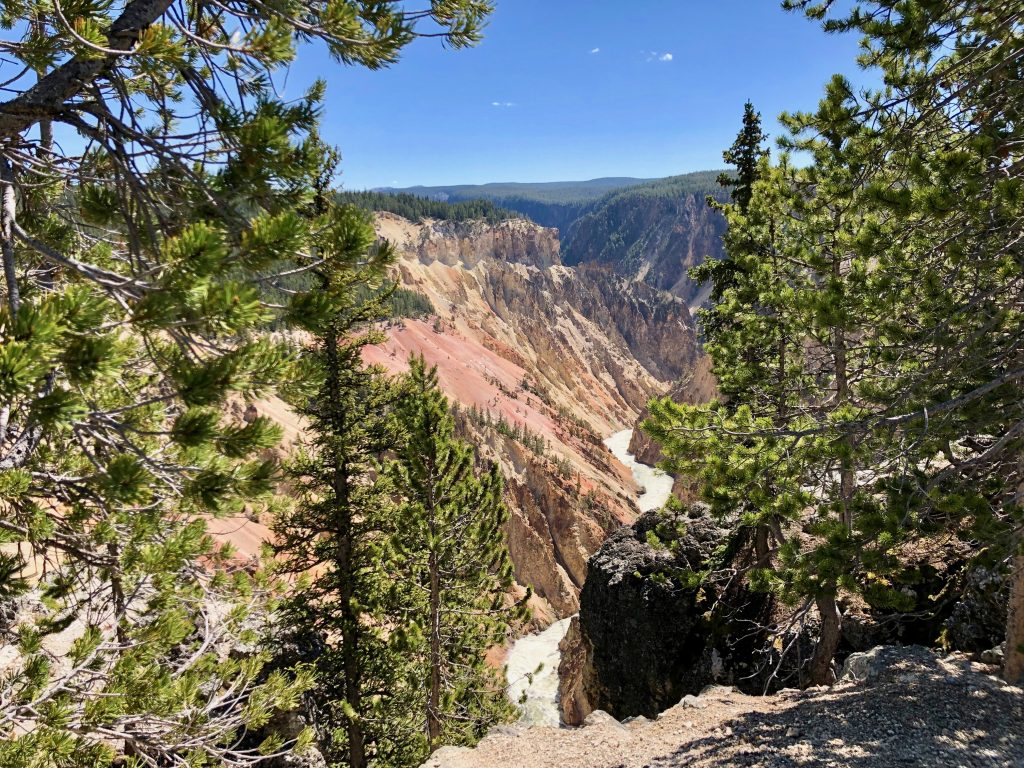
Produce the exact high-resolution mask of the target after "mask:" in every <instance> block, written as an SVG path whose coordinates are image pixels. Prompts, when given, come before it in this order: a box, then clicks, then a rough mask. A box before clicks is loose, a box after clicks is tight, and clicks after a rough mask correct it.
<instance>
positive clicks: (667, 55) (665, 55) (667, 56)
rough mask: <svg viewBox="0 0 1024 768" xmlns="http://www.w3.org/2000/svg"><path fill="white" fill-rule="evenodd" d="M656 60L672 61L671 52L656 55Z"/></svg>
mask: <svg viewBox="0 0 1024 768" xmlns="http://www.w3.org/2000/svg"><path fill="white" fill-rule="evenodd" d="M658 61H672V54H671V53H663V54H661V56H659V57H658Z"/></svg>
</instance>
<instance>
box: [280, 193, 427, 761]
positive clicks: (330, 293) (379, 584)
mask: <svg viewBox="0 0 1024 768" xmlns="http://www.w3.org/2000/svg"><path fill="white" fill-rule="evenodd" d="M329 219H330V221H329V224H328V225H327V226H326V227H325V228H324V231H323V235H322V239H321V247H320V248H319V249H318V253H319V255H320V257H321V260H322V261H323V266H321V267H319V268H317V269H316V270H315V271H314V275H315V278H316V280H317V283H318V290H317V306H316V308H315V309H316V311H315V312H313V313H311V314H309V315H307V316H305V317H304V318H303V321H302V325H303V326H304V327H305V329H306V330H307V331H308V332H309V333H311V334H312V335H313V337H314V340H315V343H314V345H313V346H311V347H310V348H308V349H307V350H306V353H305V354H304V356H303V358H302V364H303V369H304V370H305V372H306V379H307V384H309V383H314V382H315V383H316V391H315V393H314V394H313V395H312V396H311V397H308V398H306V399H305V400H302V401H300V402H299V403H298V404H297V405H296V408H295V410H296V411H297V412H298V413H299V414H301V415H302V416H303V417H305V419H306V421H307V424H308V426H307V429H306V434H307V435H309V442H308V444H307V446H306V449H305V450H304V451H302V452H301V453H299V454H298V455H297V456H296V457H294V458H293V459H292V460H291V461H289V462H288V467H287V470H288V471H287V475H288V479H289V482H290V483H291V485H292V487H293V488H294V489H295V491H296V492H297V494H298V498H297V503H296V505H295V506H294V507H292V508H291V509H286V510H283V511H282V512H281V514H280V515H279V516H278V517H277V518H276V520H275V522H274V532H275V536H276V539H275V544H274V549H275V550H276V552H277V553H278V560H279V563H278V569H279V570H280V571H281V572H283V573H285V574H291V575H292V576H293V577H296V578H298V579H299V581H298V583H297V587H295V588H294V592H295V594H293V595H292V596H290V597H288V598H287V599H285V600H284V602H283V605H282V607H281V611H280V613H281V615H280V626H281V637H280V638H279V642H280V643H281V644H282V645H284V646H285V647H289V646H290V647H291V648H293V649H298V651H297V653H295V654H293V655H297V657H298V658H299V659H300V660H304V661H307V662H308V663H310V664H311V665H312V668H313V670H314V671H315V672H316V673H317V683H316V686H315V688H314V689H313V690H312V692H311V693H310V694H308V698H309V699H310V700H311V701H312V702H313V707H312V710H313V711H314V712H315V713H316V716H317V717H316V722H315V726H316V728H317V731H318V735H319V741H320V747H321V751H322V752H323V753H324V754H325V755H326V756H327V757H328V758H329V759H330V760H332V762H334V761H337V762H338V763H339V764H343V765H348V766H351V768H364V767H365V766H366V765H367V764H368V763H369V762H370V760H371V758H374V757H376V760H375V764H377V765H402V764H409V763H410V762H411V761H415V759H416V757H418V755H419V754H420V750H419V749H418V748H417V739H416V734H415V732H414V729H413V728H412V727H411V726H410V725H409V724H408V723H407V720H408V717H407V715H406V714H405V712H406V710H407V708H408V705H407V704H406V703H404V702H403V701H402V698H401V696H402V693H403V691H405V690H406V688H407V684H406V680H405V678H404V676H403V675H404V670H405V667H406V666H407V665H406V663H405V662H404V661H403V658H402V648H403V646H404V645H405V627H403V626H402V625H400V624H397V623H396V611H397V608H398V606H397V604H396V598H395V592H394V590H393V589H392V587H391V583H390V581H389V580H388V570H387V567H386V559H387V557H388V547H387V544H388V536H389V535H390V532H391V531H393V530H394V529H395V528H396V526H397V521H396V516H397V511H396V508H395V505H394V503H393V502H392V500H391V496H392V489H391V485H390V483H389V481H388V478H387V474H386V473H385V472H384V464H383V461H384V459H383V457H384V455H385V454H386V452H388V451H389V450H391V449H393V448H394V446H395V432H394V429H393V422H392V420H391V419H390V416H389V410H390V408H391V405H392V401H393V400H394V387H393V386H392V384H391V383H390V382H389V381H388V379H387V378H386V377H385V376H384V374H383V373H382V372H381V371H379V370H377V369H374V368H368V367H366V366H365V365H364V364H363V362H362V351H363V349H364V347H366V345H367V344H371V343H376V342H378V341H380V335H379V333H377V332H374V331H373V330H372V325H371V323H373V322H374V321H378V320H382V319H384V318H385V317H387V316H388V310H387V307H388V303H389V298H390V297H389V293H388V291H387V290H383V291H381V290H373V291H367V290H365V288H366V286H373V285H375V283H376V284H379V283H380V282H381V281H385V280H386V268H387V266H388V265H389V264H390V262H391V260H392V251H391V249H390V247H388V246H387V244H386V243H384V244H380V245H376V244H375V239H376V235H375V232H374V229H373V224H372V220H371V219H370V217H369V216H368V215H367V214H365V213H363V212H362V211H360V210H358V209H356V208H354V207H352V206H340V207H330V213H329ZM303 651H305V653H304V652H303Z"/></svg>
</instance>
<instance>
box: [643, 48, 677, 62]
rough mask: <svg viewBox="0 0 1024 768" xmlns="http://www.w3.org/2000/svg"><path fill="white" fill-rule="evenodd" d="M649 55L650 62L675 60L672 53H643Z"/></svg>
mask: <svg viewBox="0 0 1024 768" xmlns="http://www.w3.org/2000/svg"><path fill="white" fill-rule="evenodd" d="M643 53H646V54H647V60H648V61H664V62H669V61H672V59H673V58H674V57H673V56H672V54H671V53H658V52H657V51H643Z"/></svg>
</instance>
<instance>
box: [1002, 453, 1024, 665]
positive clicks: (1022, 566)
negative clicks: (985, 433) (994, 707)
mask: <svg viewBox="0 0 1024 768" xmlns="http://www.w3.org/2000/svg"><path fill="white" fill-rule="evenodd" d="M1017 469H1018V485H1017V493H1016V496H1015V497H1014V500H1013V502H1014V504H1015V505H1016V506H1018V507H1020V506H1022V505H1024V454H1022V455H1021V456H1019V457H1018V459H1017ZM1021 544H1022V542H1021V541H1019V540H1018V541H1017V551H1016V556H1015V557H1014V558H1013V560H1012V563H1011V568H1012V569H1013V570H1011V571H1010V579H1011V581H1010V604H1009V605H1008V606H1007V613H1006V652H1005V653H1004V655H1003V677H1004V678H1005V679H1006V681H1007V682H1009V683H1013V684H1014V685H1021V684H1024V552H1022V551H1021V549H1020V547H1021Z"/></svg>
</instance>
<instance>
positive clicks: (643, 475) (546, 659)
mask: <svg viewBox="0 0 1024 768" xmlns="http://www.w3.org/2000/svg"><path fill="white" fill-rule="evenodd" d="M632 438H633V430H632V429H624V430H622V431H621V432H616V433H615V434H614V435H612V436H611V437H609V438H607V439H606V440H605V441H604V444H605V445H606V446H608V450H610V451H611V452H612V454H613V455H614V456H615V458H617V459H618V460H619V461H621V462H622V463H623V464H625V465H626V466H627V467H629V470H630V471H631V472H632V473H633V478H634V479H635V480H636V483H637V485H639V486H640V488H641V489H642V491H643V493H641V495H640V497H639V498H638V499H637V505H638V506H639V507H640V509H641V510H642V511H644V512H646V511H648V510H651V509H659V508H660V507H663V506H664V505H665V502H666V501H668V497H669V496H670V495H671V494H672V478H671V477H670V476H668V475H666V474H665V473H664V472H662V471H661V470H660V469H656V468H654V467H649V466H647V465H646V464H641V463H640V462H638V461H637V460H636V459H635V458H634V457H633V454H631V453H630V452H629V441H630V440H631V439H632ZM569 621H570V620H569V619H562V620H561V621H556V622H555V623H554V624H552V625H551V626H550V627H548V628H547V629H545V630H544V631H543V632H538V633H537V634H535V635H527V636H526V637H521V638H519V639H518V640H516V641H515V642H514V643H513V644H512V647H511V648H509V649H508V659H507V661H506V664H507V665H508V668H507V671H506V679H507V680H508V695H509V698H510V699H512V701H513V702H515V703H516V704H520V699H521V698H522V696H523V693H524V692H525V693H526V700H525V702H523V703H522V704H520V706H521V708H522V710H523V714H522V717H521V718H520V720H519V721H520V722H521V723H523V724H524V725H548V726H552V727H557V726H558V725H559V722H560V720H559V716H558V661H559V653H558V643H559V642H561V640H562V638H563V637H565V633H566V631H568V629H569Z"/></svg>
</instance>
